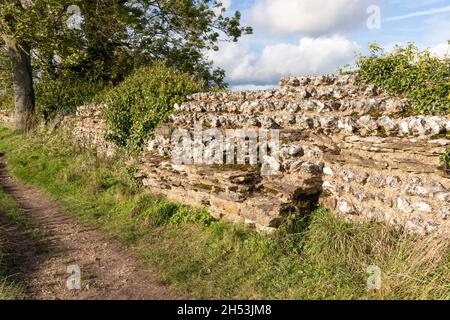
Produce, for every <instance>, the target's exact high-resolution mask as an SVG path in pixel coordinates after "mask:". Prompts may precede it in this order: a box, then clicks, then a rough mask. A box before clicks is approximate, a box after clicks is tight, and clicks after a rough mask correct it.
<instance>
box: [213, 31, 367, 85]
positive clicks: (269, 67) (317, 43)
mask: <svg viewBox="0 0 450 320" xmlns="http://www.w3.org/2000/svg"><path fill="white" fill-rule="evenodd" d="M358 50H359V46H358V44H357V43H356V42H352V41H349V40H348V39H346V38H344V37H342V36H332V37H319V38H308V37H307V38H302V39H300V41H299V43H298V44H290V43H279V44H275V45H268V46H266V47H264V48H263V49H262V51H261V53H260V54H256V53H254V52H252V50H251V45H250V40H249V39H248V38H247V39H243V40H242V41H241V42H239V43H225V44H224V45H223V46H222V47H221V50H220V51H218V52H211V53H210V54H209V55H210V58H211V59H212V60H213V61H214V62H215V65H216V66H218V67H221V68H223V69H225V71H226V72H227V80H228V81H229V82H230V83H231V84H232V85H247V84H253V85H273V84H276V83H278V81H279V80H280V78H281V77H283V76H288V75H302V74H320V73H329V72H334V71H336V69H337V68H338V67H340V66H343V65H344V64H346V63H349V62H352V61H353V60H354V56H355V52H356V51H358Z"/></svg>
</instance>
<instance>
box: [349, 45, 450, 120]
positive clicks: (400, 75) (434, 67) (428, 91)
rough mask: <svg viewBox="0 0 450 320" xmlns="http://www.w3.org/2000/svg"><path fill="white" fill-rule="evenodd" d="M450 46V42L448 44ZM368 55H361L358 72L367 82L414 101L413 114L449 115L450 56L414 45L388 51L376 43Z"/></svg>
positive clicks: (357, 65)
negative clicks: (442, 55)
mask: <svg viewBox="0 0 450 320" xmlns="http://www.w3.org/2000/svg"><path fill="white" fill-rule="evenodd" d="M449 46H450V43H449ZM369 51H370V52H369V54H368V55H366V56H363V55H362V56H360V57H358V59H357V63H356V67H357V68H356V74H357V75H358V78H359V79H360V80H361V81H363V82H365V83H370V84H374V85H377V86H379V87H381V88H383V89H385V90H386V91H387V92H388V93H389V94H392V95H402V96H405V97H407V98H409V99H411V100H412V102H413V107H412V109H411V110H409V111H410V112H411V113H414V114H448V112H449V110H450V57H449V55H448V54H447V56H446V57H444V58H443V59H440V58H437V57H435V56H433V55H432V54H431V53H430V52H429V51H428V50H425V51H421V50H419V49H418V48H417V47H416V46H415V45H413V44H408V45H407V46H405V47H400V46H397V47H396V48H395V49H394V51H392V52H389V53H386V52H385V51H384V50H383V49H382V48H381V47H380V46H378V45H377V44H372V45H370V48H369Z"/></svg>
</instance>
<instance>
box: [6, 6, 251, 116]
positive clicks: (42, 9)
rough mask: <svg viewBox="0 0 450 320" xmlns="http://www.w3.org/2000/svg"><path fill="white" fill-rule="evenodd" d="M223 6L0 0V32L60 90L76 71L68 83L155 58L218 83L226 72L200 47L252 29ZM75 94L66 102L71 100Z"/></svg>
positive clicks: (109, 77)
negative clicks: (74, 23)
mask: <svg viewBox="0 0 450 320" xmlns="http://www.w3.org/2000/svg"><path fill="white" fill-rule="evenodd" d="M24 3H25V2H24ZM70 6H72V7H73V6H78V7H79V9H80V14H81V16H80V18H81V24H80V26H79V28H71V27H69V24H68V21H69V19H70V18H73V17H74V15H73V14H71V13H68V8H69V7H70ZM221 8H222V5H221V3H220V1H215V0H174V1H165V0H156V1H154V0H136V1H132V2H131V1H116V0H92V1H83V0H34V1H30V2H29V3H28V5H24V4H21V2H20V1H18V0H14V1H2V3H1V5H0V34H1V35H6V36H8V37H12V38H14V39H15V40H16V41H17V42H18V43H19V44H26V46H27V47H30V48H31V50H32V53H33V56H32V58H33V69H34V70H35V71H36V72H35V75H36V76H35V77H36V78H44V79H52V80H55V81H60V82H61V84H55V83H53V81H51V83H50V84H48V86H52V87H56V88H57V90H58V89H59V88H63V87H64V86H67V87H68V86H69V84H66V82H67V81H68V80H67V79H76V81H75V80H72V81H69V82H70V85H72V84H74V85H75V87H77V86H80V89H87V86H88V84H90V83H94V84H97V83H100V82H103V83H105V84H107V85H110V84H112V85H116V84H118V83H120V82H121V81H122V80H123V79H124V78H126V77H127V76H128V75H129V74H130V73H132V72H133V70H135V69H136V68H139V67H142V66H148V65H151V64H152V63H153V62H155V61H159V60H164V61H165V62H166V63H167V65H169V66H171V67H173V68H175V69H176V70H178V71H180V72H187V73H189V74H193V75H195V76H196V77H197V78H201V79H203V80H204V81H205V83H206V84H207V85H208V86H210V87H214V86H218V87H221V88H223V87H225V86H226V84H225V82H224V77H225V75H224V72H223V70H221V69H214V68H213V65H212V63H211V61H208V59H207V58H206V57H205V52H206V51H207V50H208V49H211V50H218V46H217V44H218V42H219V41H221V40H227V41H238V39H239V38H240V37H241V36H242V35H245V34H250V33H252V30H251V28H249V27H241V25H240V20H241V14H240V13H239V12H235V13H234V14H231V15H228V14H227V15H225V10H221ZM1 41H2V37H0V42H1ZM41 82H44V81H41ZM45 82H46V81H45ZM83 82H84V83H86V84H80V83H83ZM44 91H45V90H44ZM88 93H90V91H89V90H88ZM38 94H39V93H38ZM72 97H73V95H71V96H70V97H69V98H70V99H71V100H70V103H72V101H76V99H75V98H72ZM41 100H44V101H47V100H48V97H44V98H43V99H41ZM70 103H69V104H70ZM60 105H61V102H60V101H50V105H49V106H45V108H44V109H50V113H52V112H53V110H54V109H55V106H60ZM64 108H65V106H64Z"/></svg>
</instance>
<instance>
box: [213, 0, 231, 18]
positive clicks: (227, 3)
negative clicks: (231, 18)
mask: <svg viewBox="0 0 450 320" xmlns="http://www.w3.org/2000/svg"><path fill="white" fill-rule="evenodd" d="M217 3H221V4H222V8H215V9H213V11H214V13H215V14H216V15H220V14H221V13H222V9H225V11H227V10H228V9H230V7H231V0H217Z"/></svg>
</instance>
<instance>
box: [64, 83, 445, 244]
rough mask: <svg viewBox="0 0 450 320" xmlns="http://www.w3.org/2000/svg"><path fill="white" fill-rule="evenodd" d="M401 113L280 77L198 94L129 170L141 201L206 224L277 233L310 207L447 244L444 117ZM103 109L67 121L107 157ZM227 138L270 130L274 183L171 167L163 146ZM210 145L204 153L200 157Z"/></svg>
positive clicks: (205, 168)
mask: <svg viewBox="0 0 450 320" xmlns="http://www.w3.org/2000/svg"><path fill="white" fill-rule="evenodd" d="M410 104H411V102H410V101H408V100H407V99H402V98H395V97H390V96H388V95H387V94H386V93H384V92H383V91H382V90H380V89H379V88H377V87H374V86H364V85H358V84H356V82H355V79H354V78H353V77H352V76H335V75H325V76H315V77H289V78H285V79H282V80H281V84H280V89H276V90H263V91H245V92H224V93H199V94H195V95H192V96H189V97H187V99H186V102H185V103H183V104H181V105H176V106H175V109H176V111H177V112H176V113H175V114H173V115H172V116H171V117H170V119H169V121H168V122H167V123H165V124H164V125H162V126H161V127H160V128H158V129H157V130H156V131H155V135H154V137H153V138H152V139H151V141H149V144H148V147H147V149H146V151H145V153H144V154H143V155H142V156H141V157H140V159H139V160H138V161H137V165H138V168H139V170H138V172H137V173H136V177H137V178H139V179H141V180H142V183H143V184H144V186H145V187H146V188H148V189H149V190H150V191H151V192H155V193H160V194H163V195H165V196H167V197H168V198H169V199H171V200H174V201H178V202H181V203H185V204H189V205H192V206H196V207H206V208H207V209H208V210H210V212H211V213H212V214H213V215H214V216H215V217H216V218H223V219H227V220H230V221H233V222H245V223H248V224H251V225H254V226H255V228H257V229H258V230H264V231H271V230H273V229H274V228H276V227H278V226H279V224H280V223H281V222H282V221H283V219H284V218H285V217H286V215H287V214H288V213H289V212H291V211H292V210H296V209H301V210H309V209H310V208H312V207H313V206H314V205H316V204H317V202H320V204H321V205H322V206H325V207H326V208H329V209H331V210H332V211H334V212H336V213H337V214H342V215H343V216H345V217H347V218H349V219H351V220H365V219H376V220H379V221H387V222H389V223H390V224H392V225H395V226H402V227H405V228H407V229H408V230H410V231H412V232H415V233H419V234H425V233H429V232H438V233H442V234H446V235H448V234H450V223H449V218H450V180H449V172H445V171H444V169H443V168H441V167H440V161H439V158H440V155H441V154H443V153H444V151H445V149H446V148H448V147H450V139H449V136H450V135H449V134H450V117H449V116H409V117H404V116H401V114H402V112H403V111H405V110H406V109H407V108H408V107H409V106H410ZM101 114H102V107H101V106H100V107H98V106H85V107H82V108H80V109H79V110H78V112H77V115H76V116H75V117H74V118H71V119H68V120H67V121H69V122H70V123H71V124H72V126H73V130H72V134H73V136H74V137H75V138H76V139H77V140H78V141H79V142H81V143H83V144H85V145H90V146H96V147H97V148H98V149H99V150H100V151H102V152H104V153H105V152H106V153H108V154H112V153H113V152H114V147H113V146H112V145H111V144H110V143H108V142H107V141H106V140H105V139H104V136H105V132H106V125H105V122H104V120H103V119H102V116H101ZM199 122H202V123H203V127H204V128H215V129H218V130H220V131H222V132H223V133H224V135H225V131H226V130H227V129H241V128H242V129H279V130H280V141H281V149H280V151H279V159H280V163H279V164H278V167H277V169H280V171H281V173H280V174H279V175H275V176H263V175H262V174H261V168H260V167H253V166H250V165H174V164H173V163H172V161H171V154H172V151H173V149H172V144H171V134H172V133H173V131H174V130H175V129H180V128H184V129H189V130H190V131H193V127H194V124H195V123H199ZM210 143H211V142H210V141H209V142H208V141H204V142H203V144H204V147H205V148H206V149H207V148H208V147H210V145H209V144H210Z"/></svg>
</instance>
